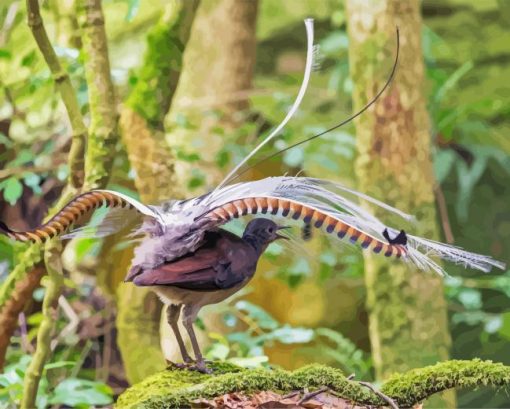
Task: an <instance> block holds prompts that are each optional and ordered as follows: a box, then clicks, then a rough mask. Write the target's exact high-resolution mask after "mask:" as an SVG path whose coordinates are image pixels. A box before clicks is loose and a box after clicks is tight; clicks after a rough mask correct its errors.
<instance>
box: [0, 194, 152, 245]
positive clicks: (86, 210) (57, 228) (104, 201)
mask: <svg viewBox="0 0 510 409" xmlns="http://www.w3.org/2000/svg"><path fill="white" fill-rule="evenodd" d="M102 206H107V207H110V208H126V209H134V208H135V209H136V210H137V211H138V212H140V213H145V214H147V211H149V212H152V211H151V210H150V209H149V208H147V207H146V206H144V205H142V204H141V203H139V202H137V201H136V200H134V199H132V198H130V197H128V196H125V195H123V194H121V193H117V192H113V191H109V190H91V191H89V192H85V193H82V194H80V195H78V196H76V197H75V198H73V199H72V200H71V201H69V202H68V203H67V204H66V205H65V206H64V207H63V208H62V209H61V210H60V211H59V212H58V213H57V214H55V215H54V216H53V217H52V218H51V219H50V220H48V221H47V222H46V223H44V224H42V225H40V226H38V227H36V228H34V229H31V230H27V231H14V230H12V229H10V228H9V227H8V226H7V225H6V224H5V223H3V222H0V232H2V233H3V234H5V235H6V236H8V237H9V238H11V239H13V240H16V241H23V242H33V243H44V242H46V241H47V240H49V239H52V238H54V237H60V236H62V235H64V234H65V233H66V232H68V231H69V230H70V229H71V227H72V226H73V225H74V224H75V223H77V222H78V221H79V220H80V219H81V218H82V217H84V216H85V215H87V214H90V213H92V212H93V211H94V210H96V209H98V208H100V207H102Z"/></svg>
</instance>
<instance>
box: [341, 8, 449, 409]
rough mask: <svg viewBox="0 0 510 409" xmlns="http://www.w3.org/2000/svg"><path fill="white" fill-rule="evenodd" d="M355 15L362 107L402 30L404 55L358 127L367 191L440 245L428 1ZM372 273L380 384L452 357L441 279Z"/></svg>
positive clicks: (357, 96)
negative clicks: (426, 87)
mask: <svg viewBox="0 0 510 409" xmlns="http://www.w3.org/2000/svg"><path fill="white" fill-rule="evenodd" d="M347 10H348V25H349V27H348V28H349V41H350V42H349V57H350V71H351V76H352V79H353V82H354V84H355V91H354V95H353V98H354V110H358V109H360V108H361V107H362V106H363V105H365V104H366V103H367V102H368V101H369V100H370V99H372V98H373V96H374V95H375V93H377V91H378V90H379V89H381V88H382V86H383V84H384V82H385V81H386V79H387V77H388V75H389V72H390V68H391V65H392V63H393V61H394V55H395V51H396V46H395V37H396V28H397V27H399V29H400V44H401V48H400V56H401V58H400V61H399V66H398V69H397V73H396V76H395V78H394V80H393V82H392V84H391V87H390V88H389V89H388V90H387V91H386V92H385V94H384V95H383V96H382V97H381V98H380V99H379V100H378V101H377V102H376V104H375V105H374V106H373V107H372V108H371V109H370V110H369V111H368V112H366V113H365V114H363V116H362V117H361V118H360V119H359V120H358V121H357V122H356V133H357V146H358V152H359V155H358V159H357V162H356V172H357V176H358V179H359V186H360V190H361V191H362V192H365V193H368V194H370V195H372V196H374V197H377V198H379V199H382V200H384V201H385V202H387V203H389V204H391V205H394V206H396V207H398V208H400V209H402V210H404V211H408V212H410V213H413V214H415V215H416V216H417V218H418V220H419V221H420V223H419V224H417V225H416V226H413V231H416V233H417V234H418V235H421V236H425V237H431V238H437V236H438V229H437V225H436V210H435V205H434V194H433V186H434V183H435V182H434V175H433V170H432V164H431V159H430V143H431V141H430V132H429V119H428V115H427V111H426V98H425V95H424V92H423V83H424V64H423V57H422V48H421V16H420V2H419V1H418V0H412V1H409V0H377V1H371V0H364V1H361V0H349V1H348V2H347ZM365 271H366V273H365V281H366V287H367V307H368V311H369V321H370V327H369V331H370V340H371V344H372V356H373V360H374V365H375V368H376V374H377V377H378V378H379V379H384V378H387V377H388V375H390V374H391V373H394V372H403V371H405V370H407V369H409V368H414V367H422V366H425V365H429V364H433V363H435V362H436V361H439V360H444V359H447V358H448V351H449V347H450V337H449V332H448V325H447V315H446V302H445V298H444V295H443V284H442V280H441V278H440V277H438V276H435V275H432V274H426V273H423V272H420V271H416V270H413V269H411V268H410V267H408V266H407V265H406V264H405V263H402V262H394V263H389V262H387V261H386V260H384V258H380V257H374V256H372V255H371V254H370V253H366V254H365ZM450 402H451V401H450ZM445 404H446V403H445V402H442V403H441V404H440V406H442V407H444V406H445Z"/></svg>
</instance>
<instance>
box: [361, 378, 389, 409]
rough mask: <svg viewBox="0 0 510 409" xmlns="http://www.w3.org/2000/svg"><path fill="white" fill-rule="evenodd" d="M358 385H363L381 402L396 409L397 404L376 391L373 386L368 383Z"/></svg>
mask: <svg viewBox="0 0 510 409" xmlns="http://www.w3.org/2000/svg"><path fill="white" fill-rule="evenodd" d="M359 384H360V385H363V386H365V387H367V388H368V389H370V390H371V391H372V392H374V393H375V394H376V395H377V396H379V397H380V398H381V399H382V400H384V401H385V402H386V403H387V404H388V405H390V407H391V408H393V409H398V406H397V404H396V403H395V401H394V400H393V399H391V398H390V397H389V396H386V395H385V394H384V393H382V392H381V391H380V390H378V389H377V388H376V387H375V386H374V385H372V384H371V383H370V382H360V383H359Z"/></svg>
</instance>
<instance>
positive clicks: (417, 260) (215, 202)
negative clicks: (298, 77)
mask: <svg viewBox="0 0 510 409" xmlns="http://www.w3.org/2000/svg"><path fill="white" fill-rule="evenodd" d="M306 27H307V35H308V51H307V62H306V68H305V75H304V80H303V84H302V86H301V89H300V91H299V93H298V97H297V99H296V102H295V103H294V105H293V106H292V108H291V110H290V111H289V113H288V115H287V116H286V118H285V119H284V121H283V122H282V123H281V124H280V125H279V126H278V127H277V128H276V129H275V130H274V131H273V132H272V133H271V134H270V135H269V136H268V137H267V138H265V139H264V140H263V142H262V143H261V144H259V145H258V146H257V147H256V148H255V149H254V150H253V151H252V152H251V153H250V155H248V157H247V158H245V160H244V161H243V162H241V163H240V164H239V165H238V166H236V167H235V168H234V170H233V171H232V172H230V174H229V175H228V176H227V178H225V180H224V181H223V182H222V183H220V185H219V186H218V187H216V188H215V189H214V190H213V191H211V192H210V193H207V194H205V195H202V196H200V197H196V198H192V199H188V200H172V201H169V202H167V203H163V204H162V205H145V204H143V203H140V202H139V201H137V200H135V199H133V198H130V197H128V196H126V195H124V194H121V193H117V192H114V191H109V190H94V191H89V192H85V193H82V194H81V195H79V196H77V197H76V198H74V199H73V200H71V201H70V202H69V203H68V204H67V205H66V206H64V207H63V208H62V209H61V210H60V211H59V212H58V213H57V214H56V215H55V216H54V217H53V218H52V219H51V220H49V221H48V222H47V223H45V224H43V225H41V226H39V227H37V228H35V229H33V230H30V231H24V232H17V231H13V230H11V229H9V228H8V227H7V226H6V225H5V224H3V223H1V224H0V230H1V231H3V233H5V234H6V235H8V236H9V237H11V238H12V239H15V240H20V241H34V242H43V241H45V240H48V239H51V238H55V237H62V238H70V237H80V236H82V237H83V236H95V237H101V236H106V235H108V234H112V233H115V232H117V231H119V230H121V229H122V228H124V227H125V226H127V225H128V224H132V225H135V226H136V227H135V231H136V233H137V234H140V235H143V238H142V240H141V242H140V244H139V245H138V246H137V247H136V249H135V256H134V258H133V261H132V266H131V268H130V270H129V272H128V274H127V277H126V281H132V282H133V283H134V284H136V285H142V286H150V287H152V288H153V289H154V290H155V291H156V292H157V293H158V294H159V296H160V298H161V299H162V300H163V302H165V303H166V304H168V306H169V309H168V321H169V324H170V325H171V327H172V329H173V330H174V332H175V336H176V338H177V341H178V344H179V347H180V349H181V353H182V356H183V359H184V361H185V362H191V358H190V356H189V355H188V353H187V351H186V349H185V347H184V343H183V340H182V337H181V335H180V333H179V329H178V327H177V320H178V319H179V314H180V313H181V310H182V314H183V322H184V326H185V328H186V330H187V331H188V333H189V335H190V338H191V340H192V344H193V349H194V352H195V358H196V360H197V365H196V367H197V369H199V370H201V371H206V370H207V368H206V366H205V364H204V361H203V358H202V355H201V353H200V349H199V347H198V344H197V342H196V338H195V335H194V332H193V327H192V323H193V321H194V319H195V318H196V315H197V313H198V311H199V309H200V308H201V307H202V306H203V305H207V304H211V303H217V302H219V301H221V300H223V299H225V298H226V297H228V296H229V295H231V294H233V293H234V292H235V291H237V290H239V288H241V287H242V286H244V285H245V284H246V283H247V282H248V281H249V280H250V279H251V277H252V276H253V274H254V273H255V269H256V265H257V261H258V259H259V257H260V255H261V254H262V253H263V251H264V250H265V248H266V246H267V245H268V244H269V243H270V242H272V241H274V240H276V239H278V238H281V237H282V236H281V235H280V233H278V231H279V230H281V228H282V226H279V225H277V224H276V223H275V222H273V221H272V220H268V219H267V218H269V219H271V218H290V219H293V220H296V221H297V220H301V221H303V222H304V223H305V225H307V226H314V227H315V228H323V229H324V230H325V231H326V232H327V233H329V234H333V235H335V236H337V237H338V238H340V239H345V240H346V241H348V242H350V243H352V244H358V245H360V246H361V247H362V248H363V249H368V250H371V251H373V252H374V253H377V254H382V255H384V256H386V257H391V258H401V259H403V260H404V261H405V262H408V263H411V264H414V265H415V266H416V267H418V268H419V269H422V270H433V271H436V272H438V273H440V274H443V273H444V271H443V269H442V267H441V266H440V265H439V264H437V263H436V262H435V261H434V260H433V257H434V256H437V257H439V258H443V259H446V260H449V261H452V262H455V263H460V264H463V265H465V266H469V267H473V268H477V269H479V270H482V271H489V270H490V269H491V267H493V266H495V267H498V268H504V265H503V264H502V263H500V262H498V261H496V260H494V259H492V258H490V257H488V256H483V255H478V254H474V253H470V252H467V251H464V250H462V249H459V248H457V247H454V246H451V245H446V244H442V243H438V242H435V241H432V240H428V239H425V238H421V237H417V236H413V235H411V234H406V233H405V232H404V231H403V230H397V229H392V228H389V227H387V226H386V225H384V224H383V223H382V222H381V221H380V220H379V219H378V218H376V217H375V216H373V215H372V214H371V213H369V212H368V211H367V210H366V209H364V208H363V207H361V206H359V205H358V204H356V203H355V202H354V199H356V198H360V199H362V200H365V201H369V202H371V204H372V205H375V206H379V207H382V208H384V209H386V210H388V211H389V212H393V213H394V214H397V215H399V216H401V217H402V218H404V219H406V220H410V219H411V218H412V217H411V216H409V215H406V214H404V213H403V212H401V211H399V210H397V209H394V208H392V207H390V206H388V205H386V204H384V203H382V202H380V201H378V200H376V199H373V198H370V197H368V196H366V195H364V194H362V193H358V192H356V191H354V190H352V189H349V188H346V187H344V186H342V185H340V184H338V183H334V182H330V181H326V180H320V179H313V178H304V177H287V176H282V177H272V178H266V179H262V180H256V181H251V182H241V183H236V184H228V183H230V182H232V180H233V179H234V178H235V177H238V176H239V175H240V174H241V173H242V172H239V170H240V169H241V166H242V165H243V164H245V163H246V162H247V160H248V159H249V158H251V157H252V156H253V155H254V154H255V153H256V152H257V151H258V150H259V149H260V148H261V147H262V146H263V145H265V144H266V143H267V142H268V141H269V140H271V139H272V138H273V137H274V136H275V135H277V134H278V132H279V131H280V130H281V129H282V128H283V127H284V126H285V124H286V123H287V122H288V120H289V119H290V117H291V116H292V115H293V113H294V112H295V111H296V109H297V107H298V106H299V104H300V102H301V100H302V98H303V95H304V92H305V90H306V87H307V83H308V79H309V77H310V71H311V67H312V65H313V64H312V55H313V28H312V22H311V21H310V20H307V21H306ZM397 61H398V33H397V57H396V59H395V64H394V67H393V71H392V74H391V75H390V78H389V80H388V82H387V84H386V85H385V87H384V88H383V89H382V90H381V91H380V92H379V93H378V94H377V96H376V97H375V98H374V99H373V100H372V101H371V102H370V103H369V104H367V106H365V108H363V109H362V110H361V111H359V112H358V113H356V114H355V115H353V116H352V117H351V118H349V119H348V120H347V121H344V122H342V123H341V124H339V125H336V126H335V127H334V128H337V127H339V126H341V125H343V124H344V123H346V122H348V121H350V120H352V118H354V117H356V116H358V115H359V114H360V113H362V112H364V111H365V110H366V109H367V108H368V107H369V106H370V105H371V104H372V103H373V102H374V101H375V99H377V98H378V96H379V95H381V93H382V92H383V91H384V90H385V89H386V87H387V85H388V84H389V81H390V80H391V78H392V76H393V73H394V71H395V67H396V63H397ZM334 128H331V129H334ZM326 132H327V131H326ZM322 134H323V133H322ZM320 135H321V134H319V135H315V136H313V137H312V138H308V139H307V140H310V139H313V138H315V137H318V136H320ZM307 140H306V141H307ZM302 142H304V141H302ZM302 142H300V143H302ZM271 156H273V155H271ZM103 205H106V206H108V207H109V208H110V211H109V213H108V214H107V215H106V217H105V218H104V219H103V221H102V222H101V224H100V225H99V226H97V227H94V228H92V229H90V228H88V227H83V228H80V229H77V230H75V231H72V232H71V233H69V234H66V233H67V232H69V230H70V229H71V227H72V226H73V225H74V224H76V223H78V222H79V220H80V219H81V218H82V217H83V216H84V215H85V214H87V213H90V212H92V211H94V210H95V209H96V208H98V207H101V206H103ZM260 214H263V215H265V216H266V218H258V219H255V220H253V221H252V222H250V223H249V224H248V226H247V227H246V230H245V232H244V234H243V236H242V237H238V236H236V235H234V234H232V233H229V232H227V231H225V230H223V229H221V228H220V227H221V226H222V225H224V224H226V223H228V222H229V221H231V220H232V219H235V218H239V217H242V216H245V215H260ZM392 237H393V238H392Z"/></svg>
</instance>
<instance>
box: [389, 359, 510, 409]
mask: <svg viewBox="0 0 510 409" xmlns="http://www.w3.org/2000/svg"><path fill="white" fill-rule="evenodd" d="M509 385H510V367H508V366H505V365H503V364H499V363H493V362H492V361H481V360H479V359H474V360H472V361H456V360H451V361H446V362H441V363H438V364H436V365H432V366H428V367H425V368H422V369H415V370H412V371H409V372H407V373H405V374H398V375H394V376H393V377H391V378H390V379H389V380H388V381H387V382H386V383H385V384H384V385H383V387H382V392H383V393H385V394H387V395H389V396H395V397H396V398H397V401H398V402H399V404H400V405H402V406H412V405H413V404H415V403H417V402H420V401H422V400H424V399H426V398H427V397H429V396H430V395H432V394H434V393H437V392H441V391H444V390H446V389H451V388H470V389H474V388H477V387H479V386H495V387H501V386H509Z"/></svg>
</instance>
